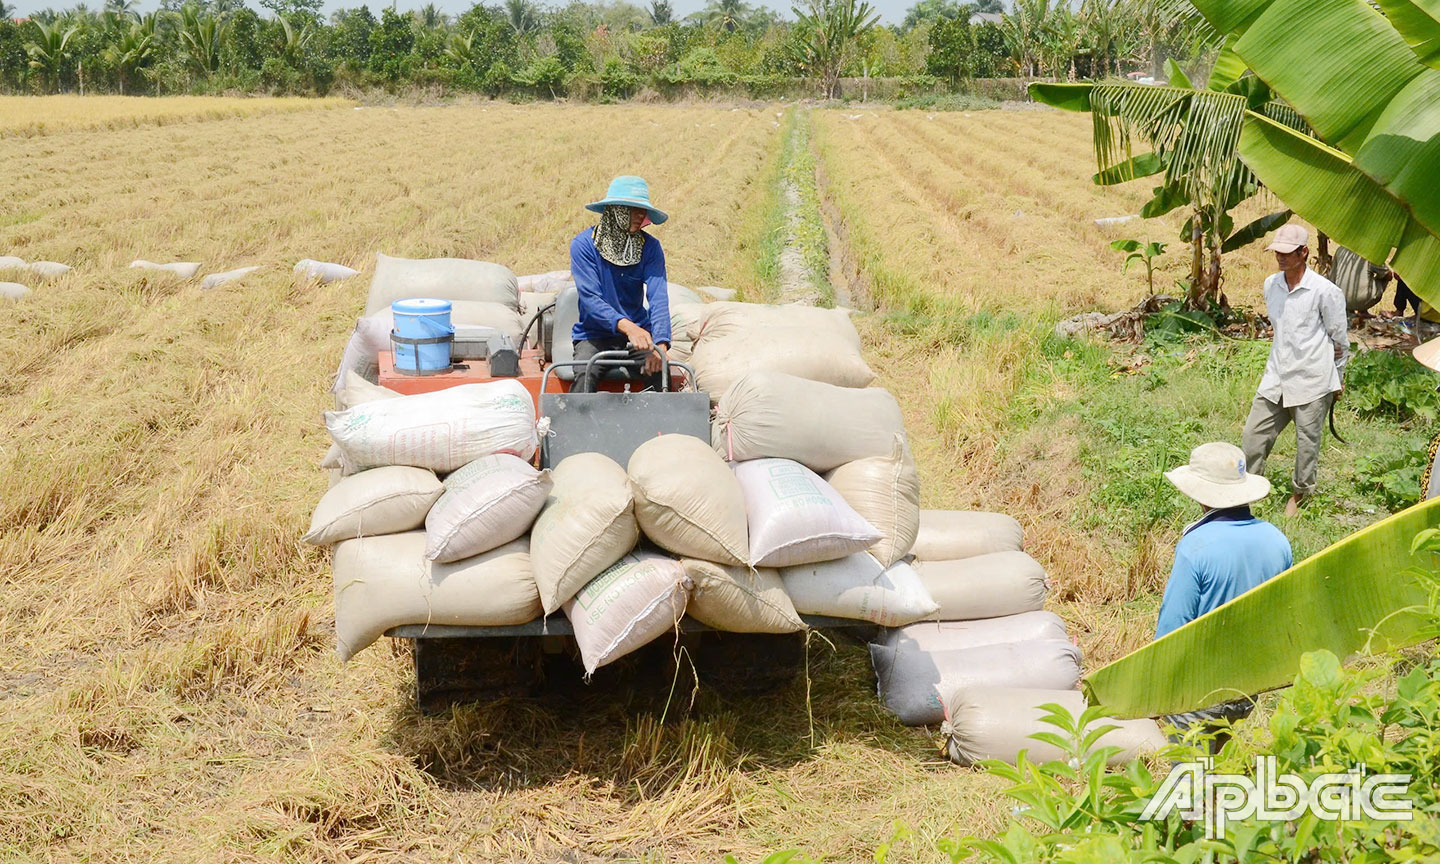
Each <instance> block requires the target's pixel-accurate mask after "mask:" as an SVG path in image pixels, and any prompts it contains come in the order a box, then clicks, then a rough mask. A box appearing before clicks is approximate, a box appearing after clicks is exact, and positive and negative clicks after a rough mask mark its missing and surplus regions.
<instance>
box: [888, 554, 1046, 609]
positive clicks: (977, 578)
mask: <svg viewBox="0 0 1440 864" xmlns="http://www.w3.org/2000/svg"><path fill="white" fill-rule="evenodd" d="M915 570H916V572H918V573H919V574H920V579H921V581H923V582H924V583H925V587H926V588H927V589H929V591H930V596H931V597H934V598H935V602H936V603H938V604H940V616H939V617H940V620H942V621H971V620H974V619H977V618H1000V617H1003V616H1005V615H1019V614H1020V613H1021V612H1034V611H1036V610H1038V609H1043V608H1044V607H1045V568H1044V567H1041V566H1040V562H1038V561H1036V560H1035V559H1034V558H1031V557H1030V556H1029V555H1026V554H1025V553H1024V552H991V553H990V554H988V555H976V556H975V557H973V558H961V559H959V560H955V561H916V562H915Z"/></svg>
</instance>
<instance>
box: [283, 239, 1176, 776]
mask: <svg viewBox="0 0 1440 864" xmlns="http://www.w3.org/2000/svg"><path fill="white" fill-rule="evenodd" d="M564 275H565V274H564V273H563V271H561V272H557V273H552V274H545V275H544V276H541V277H524V278H523V279H520V280H516V279H515V277H514V275H513V274H511V273H510V271H508V270H507V269H505V268H501V267H498V266H496V265H489V264H485V263H484V262H463V261H455V260H451V259H437V260H436V261H407V260H406V259H399V258H389V257H384V256H382V257H381V259H380V262H379V266H377V270H376V277H375V284H373V285H372V290H371V295H372V296H371V298H370V301H369V303H368V304H367V311H368V312H369V313H370V315H371V317H369V318H364V319H361V321H360V324H359V325H358V326H357V329H356V333H355V335H354V337H352V340H351V345H350V346H349V347H348V348H347V352H346V358H345V361H344V363H343V364H342V368H341V370H340V374H339V375H337V379H336V387H335V388H334V393H335V397H336V405H337V409H339V410H336V411H332V412H327V414H326V428H327V429H328V430H329V431H330V433H331V436H332V438H333V440H334V442H335V446H334V447H332V449H331V452H330V453H329V454H327V457H326V460H325V465H326V467H328V468H330V470H331V472H332V483H333V485H332V488H331V489H330V491H329V492H328V493H326V495H325V497H324V498H323V499H322V500H321V502H320V504H319V506H317V508H316V511H315V517H314V521H313V524H312V526H311V530H310V531H309V533H307V534H306V536H305V539H306V540H307V541H308V542H312V543H316V544H321V545H334V546H335V551H334V573H335V591H336V606H335V609H336V633H337V642H338V646H337V647H338V650H339V653H340V656H341V658H342V659H345V660H348V659H350V658H351V657H353V656H354V655H355V654H356V653H357V652H359V651H360V650H362V649H364V648H365V647H367V646H368V645H370V644H372V643H373V642H375V641H376V640H377V639H379V638H380V636H381V635H384V634H385V633H387V632H392V633H394V634H395V635H401V636H411V637H416V636H419V637H421V638H419V639H417V645H418V643H419V642H439V641H442V640H439V639H425V638H424V637H423V636H421V634H425V633H429V632H430V631H431V630H435V631H439V630H441V629H443V628H445V627H470V628H493V629H494V631H495V633H496V634H497V635H502V636H503V635H515V634H520V633H535V634H541V633H545V632H550V633H558V632H560V631H561V630H562V629H564V630H568V631H569V632H570V633H572V634H573V636H574V640H575V644H576V648H577V650H578V653H579V655H580V660H581V662H582V664H583V668H584V672H585V674H586V675H587V676H588V675H590V674H593V673H594V672H595V671H596V670H597V669H600V668H602V667H604V666H605V665H607V664H609V663H612V662H614V661H616V660H617V659H619V658H621V657H624V656H625V655H627V654H629V653H631V652H633V651H635V650H636V649H638V648H640V647H641V646H643V645H645V644H647V643H649V642H651V641H652V640H655V639H656V638H658V637H661V636H662V635H664V634H667V633H672V632H674V631H675V630H676V629H677V627H679V628H681V629H693V628H694V627H695V626H697V624H698V625H699V626H701V627H709V628H713V629H715V630H720V631H727V632H731V633H749V634H784V633H798V632H799V631H801V630H803V629H805V628H806V627H807V626H808V625H807V623H806V620H805V618H806V616H825V619H829V620H828V621H826V620H825V619H813V618H812V620H818V621H823V622H824V623H839V621H838V619H847V620H851V621H856V622H868V623H869V624H874V625H880V626H881V627H885V628H903V629H891V630H888V631H882V632H881V635H880V636H879V637H878V641H877V642H876V643H875V644H873V645H872V646H871V654H872V660H873V661H874V664H875V668H876V671H877V676H878V680H879V693H880V697H881V699H882V701H884V702H885V703H886V705H887V706H888V707H890V709H891V710H893V711H895V712H896V713H897V714H898V715H899V716H900V718H901V720H902V721H903V722H906V723H910V724H936V723H940V722H942V721H944V720H945V719H946V718H945V710H946V705H948V704H951V703H954V704H957V705H958V704H963V705H965V706H966V708H965V713H963V715H959V716H957V717H952V718H951V720H950V722H949V723H948V724H947V725H946V727H945V728H946V730H947V734H948V735H949V737H950V739H951V741H952V742H955V741H960V742H961V743H960V744H956V745H954V746H952V747H951V752H952V755H953V754H964V755H967V758H969V755H973V754H974V753H977V752H983V753H987V754H989V755H997V754H996V752H995V751H997V750H1005V749H1006V746H1008V744H1007V742H1006V741H999V742H997V741H995V740H993V739H994V736H991V738H989V739H987V738H985V736H983V735H979V736H978V737H976V736H971V737H966V736H967V735H969V733H970V732H971V731H972V730H971V728H970V727H969V726H966V725H965V719H966V718H971V717H975V718H979V719H977V720H975V723H981V722H982V720H984V718H985V717H986V716H987V715H985V713H984V703H982V704H981V705H980V707H979V708H976V707H975V699H974V697H972V696H971V695H965V694H975V693H980V694H984V693H988V692H992V691H994V692H998V693H1000V694H1001V695H999V696H996V697H994V698H993V699H992V700H991V701H992V702H993V703H994V704H996V705H1001V704H1003V705H1005V706H1009V707H1007V708H1006V709H1005V710H1007V711H1010V713H1012V714H1016V713H1017V712H1018V713H1019V714H1026V711H1028V710H1029V709H1030V708H1034V707H1035V706H1028V707H1027V708H1026V709H1025V710H1024V711H1022V710H1020V709H1018V708H1015V707H1014V705H1016V704H1019V703H1023V702H1025V701H1027V700H1028V697H1027V696H1024V695H1017V694H1025V693H1029V692H1031V691H1034V690H1036V689H1037V688H1039V689H1046V690H1056V691H1073V688H1074V686H1075V683H1076V681H1077V679H1078V676H1079V651H1078V649H1076V648H1075V647H1074V646H1073V645H1072V644H1071V642H1070V641H1069V640H1068V639H1066V638H1065V634H1064V631H1063V625H1061V624H1060V623H1059V620H1058V619H1056V618H1054V617H1053V616H1051V617H1050V618H1047V619H1044V621H1043V624H1044V625H1045V626H1044V627H1041V628H1039V629H1037V628H1035V627H1033V626H1032V627H1026V626H1021V625H1022V624H1023V623H1024V621H1025V620H1026V619H1025V616H1026V615H1045V614H1047V613H1043V612H1039V611H1038V610H1040V608H1041V607H1042V605H1043V602H1044V572H1043V570H1042V569H1041V568H1040V567H1039V565H1038V564H1037V563H1035V562H1034V560H1033V559H1031V558H1030V557H1029V556H1028V555H1025V553H1024V552H1023V551H1021V539H1022V538H1021V532H1020V528H1019V525H1018V524H1017V523H1015V521H1014V520H1013V519H1011V518H1010V517H1008V516H1004V515H1001V514H986V513H962V512H949V511H923V512H922V511H921V510H920V508H919V481H918V476H917V474H916V471H915V465H914V462H913V459H912V458H911V456H910V452H909V448H908V446H907V444H906V436H905V429H904V425H903V421H902V419H901V412H900V409H899V406H898V405H897V404H896V402H895V400H894V398H893V397H892V396H891V395H890V394H889V393H887V392H885V391H884V390H882V389H879V388H872V387H868V386H866V385H868V384H869V383H870V382H871V381H872V380H873V378H874V375H873V373H872V372H870V370H869V368H868V367H867V366H866V365H865V363H864V360H863V358H862V357H861V355H860V340H859V335H858V333H856V331H855V329H854V326H853V324H852V323H851V322H850V319H849V315H848V313H847V312H845V311H843V310H827V309H816V308H813V307H804V306H763V305H759V304H745V303H729V302H715V303H686V302H675V303H674V304H673V306H672V309H673V310H674V311H673V315H672V318H673V319H674V322H673V323H674V324H675V327H674V329H675V332H676V339H677V343H679V342H680V340H682V339H683V340H684V341H685V342H686V343H688V344H685V345H684V348H683V350H688V351H689V352H690V354H689V358H690V364H691V366H692V367H693V370H694V378H695V379H696V380H697V381H698V382H699V383H700V384H702V389H703V385H706V384H708V385H710V386H711V387H716V388H719V389H718V391H717V390H709V391H708V392H709V393H710V398H711V401H712V402H713V403H714V409H713V411H712V412H711V419H710V436H709V440H708V441H705V440H702V439H698V438H694V437H691V436H690V435H685V434H667V435H659V436H657V437H650V438H648V439H644V438H642V439H640V440H639V441H635V442H633V443H630V444H627V445H626V446H624V447H622V448H621V449H620V451H619V452H621V453H624V454H627V458H626V459H625V460H624V464H621V462H620V461H617V460H616V459H614V458H610V457H608V456H606V455H603V454H601V453H598V452H577V453H574V455H570V456H568V458H564V459H562V460H560V461H559V462H558V464H554V465H549V464H547V463H545V462H544V461H543V460H542V462H541V464H542V468H536V467H535V466H534V465H533V464H532V462H533V461H534V459H535V456H536V453H537V450H539V449H542V448H540V447H539V444H540V440H541V436H542V435H544V436H547V437H551V438H553V436H556V435H558V434H561V432H560V431H559V430H558V429H555V428H551V427H550V425H549V423H548V422H546V421H549V420H550V419H551V418H550V417H549V416H547V417H545V418H544V420H542V421H541V422H540V423H539V424H538V431H537V416H536V414H537V411H536V408H537V402H541V403H543V402H544V400H545V399H548V398H550V397H548V396H542V397H540V398H539V399H536V398H535V397H534V395H533V394H534V393H535V392H536V391H535V389H534V388H530V387H526V386H522V384H521V382H519V381H517V380H515V379H513V378H512V379H494V380H487V381H485V382H484V383H473V384H466V385H463V386H457V387H449V388H447V389H441V390H436V391H434V392H429V393H417V394H415V395H402V394H400V393H397V392H393V391H389V390H387V389H386V388H382V387H379V386H377V385H376V384H375V383H373V381H371V380H367V378H368V377H371V376H373V375H374V373H375V370H377V369H378V368H380V366H381V363H380V362H379V360H377V358H376V355H377V354H378V352H380V351H382V350H384V347H388V346H384V345H383V342H382V341H381V340H380V339H379V338H378V335H377V334H378V330H379V329H380V328H381V327H384V326H386V324H387V323H388V322H383V321H382V320H380V319H381V314H377V313H384V312H385V311H386V309H387V304H388V302H389V301H390V300H394V299H405V298H409V297H415V296H420V294H421V293H423V294H425V295H429V296H438V297H443V298H445V299H449V300H451V301H452V302H455V303H472V304H476V310H477V311H476V314H489V315H490V318H491V319H493V320H495V321H496V322H497V323H499V324H501V325H502V326H504V327H505V329H510V327H512V326H513V325H512V324H511V323H510V322H511V319H510V318H509V315H508V314H506V313H511V314H515V315H517V316H518V312H519V309H520V308H521V307H522V305H523V306H527V307H529V308H538V309H539V311H538V312H536V313H535V315H533V316H532V317H533V318H534V319H535V320H533V321H530V320H527V322H526V326H525V328H524V332H523V333H522V334H520V335H521V339H520V340H518V341H519V344H522V345H523V344H525V343H526V341H528V339H527V337H529V335H530V334H531V332H532V331H533V333H534V334H535V338H536V340H543V338H544V337H543V336H541V335H540V334H545V333H547V332H548V333H554V334H558V338H559V339H562V340H563V339H566V338H568V329H569V328H568V326H566V322H564V321H560V320H556V321H554V322H553V325H554V326H553V327H550V328H547V327H546V326H545V325H546V324H547V323H551V322H546V321H545V317H546V316H547V315H554V310H557V309H563V308H564V294H565V292H566V291H573V287H571V286H570V285H569V284H568V283H567V282H566V281H565V280H564ZM382 277H383V278H382ZM522 285H524V286H525V287H537V288H538V287H543V288H545V289H546V291H545V293H553V294H555V295H556V297H557V300H556V302H555V304H554V306H549V307H546V306H541V305H539V304H538V303H524V302H523V301H522V300H521V296H520V295H521V293H522V292H520V291H519V290H518V289H519V287H520V286H522ZM682 290H683V289H682ZM525 293H530V292H525ZM676 299H677V301H678V300H679V299H681V298H676ZM684 299H689V298H684ZM694 299H696V300H698V299H699V297H698V296H696V297H695V298H694ZM490 304H494V305H496V306H499V307H503V311H501V312H498V313H493V314H492V313H483V309H484V308H486V307H487V306H489V305H490ZM377 325H378V326H377ZM551 338H554V337H551ZM774 344H783V345H785V346H787V347H786V349H785V350H784V351H772V350H759V348H758V347H757V346H764V345H774ZM382 346H383V347H382ZM556 347H559V346H556ZM550 349H551V346H549V345H538V346H537V347H535V348H530V349H526V350H527V351H528V352H531V353H534V354H536V355H539V354H541V353H548V352H549V350H550ZM522 374H524V373H523V372H522ZM532 383H533V382H532ZM549 384H550V385H554V384H555V382H554V381H553V380H551V381H550V382H549ZM561 386H563V385H561ZM642 395H643V394H642ZM587 397H588V398H590V399H597V398H598V399H622V398H625V397H622V396H619V395H606V394H587ZM661 398H664V397H661ZM702 406H703V403H702ZM652 435H653V433H652ZM548 443H552V444H553V441H552V442H548ZM614 443H615V442H613V441H612V442H607V446H606V448H605V449H607V450H608V451H610V452H616V451H615V450H614V447H613V445H614ZM595 449H600V448H595ZM912 551H913V552H914V554H913V555H912ZM916 559H918V560H916ZM557 610H558V611H560V612H562V613H563V615H564V616H565V619H564V623H568V624H569V626H568V627H565V628H562V627H561V626H560V624H559V623H557V622H559V621H560V620H561V619H559V618H555V617H546V616H549V615H551V614H552V613H555V612H557ZM987 618H996V619H1000V621H999V622H998V623H996V624H995V626H993V627H991V628H990V629H989V630H985V629H984V628H983V627H982V628H981V629H980V630H979V631H977V630H976V629H975V627H974V626H970V627H964V626H962V627H957V626H955V625H953V624H947V623H936V622H948V621H966V622H970V623H971V624H974V625H983V624H988V623H992V622H986V621H977V620H976V619H987ZM1009 621H1016V622H1017V624H1016V625H1015V626H1008V624H1007V622H1009ZM682 622H691V623H689V624H684V623H682ZM917 622H919V623H917ZM536 624H538V625H539V627H538V629H536V628H535V625H536ZM906 625H909V626H908V627H907V626H906ZM552 628H553V629H552ZM480 632H484V631H477V632H476V634H475V635H480ZM977 632H980V633H989V634H990V635H988V636H984V637H983V638H981V637H977V635H976V633H977ZM920 637H923V638H920ZM773 638H781V637H773ZM977 640H978V641H977ZM443 641H447V642H449V641H451V640H443ZM464 641H467V642H486V641H492V640H483V639H475V640H464ZM777 644H778V643H777ZM782 653H784V652H777V657H778V655H779V654H782ZM421 666H422V663H421V658H420V656H419V652H418V651H417V674H421V673H422V672H423V669H422V668H421ZM762 677H763V676H762ZM452 683H454V682H452ZM995 688H1001V689H1000V690H998V691H996V690H995ZM422 689H423V682H422ZM1076 695H1077V696H1078V694H1076ZM957 700H960V701H957ZM967 700H968V701H967ZM1017 700H1018V702H1017ZM1051 701H1053V700H1051ZM1032 713H1033V712H1032ZM1026 716H1029V715H1028V714H1026ZM1032 719H1033V718H1032ZM957 724H959V725H957ZM972 725H973V724H972ZM1151 725H1152V726H1153V724H1151ZM1033 726H1034V723H1033V722H1031V723H1020V724H1018V725H1016V724H1011V729H1012V731H1016V732H1017V734H1018V733H1019V732H1024V731H1025V730H1026V729H1029V728H1030V727H1033ZM977 728H978V727H977ZM1034 731H1039V730H1038V729H1037V730H1034ZM957 736H958V737H957ZM972 738H973V739H974V740H972ZM1021 740H1023V736H1021ZM987 741H989V742H990V743H989V744H987V743H986V742H987ZM967 742H968V743H967ZM976 742H979V743H976ZM962 745H963V746H962ZM1022 746H1023V745H1022ZM987 747H988V749H987ZM998 755H1001V757H1002V758H1007V757H1006V755H1005V754H998ZM1008 758H1013V754H1009V757H1008Z"/></svg>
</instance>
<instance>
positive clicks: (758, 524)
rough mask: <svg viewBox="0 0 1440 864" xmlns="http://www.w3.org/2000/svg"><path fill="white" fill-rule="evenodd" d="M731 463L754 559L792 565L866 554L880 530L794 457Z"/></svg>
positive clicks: (771, 564)
mask: <svg viewBox="0 0 1440 864" xmlns="http://www.w3.org/2000/svg"><path fill="white" fill-rule="evenodd" d="M731 467H732V468H733V469H734V471H735V479H737V480H739V481H740V489H741V491H742V492H743V493H744V494H745V513H746V516H747V520H748V523H749V529H750V561H752V562H754V564H755V566H757V567H791V566H794V565H797V564H813V563H815V562H817V561H833V560H835V559H836V558H844V557H845V556H846V555H853V554H854V553H856V552H863V551H865V549H866V548H867V547H869V546H870V545H871V544H872V543H874V542H875V541H876V540H878V539H879V538H880V532H879V531H877V530H876V529H875V527H874V526H872V525H871V524H870V523H869V522H866V521H865V519H864V517H862V516H861V515H860V514H859V513H856V512H855V508H853V507H851V506H850V505H849V504H847V503H845V499H844V498H842V497H840V494H839V493H837V492H836V491H835V490H834V489H831V488H830V484H829V483H826V482H825V481H824V480H822V479H820V475H818V474H816V473H815V472H814V471H811V470H810V469H809V468H806V467H805V466H804V465H801V464H800V463H799V462H796V461H794V460H793V459H754V460H752V461H749V462H736V463H734V464H733V465H731Z"/></svg>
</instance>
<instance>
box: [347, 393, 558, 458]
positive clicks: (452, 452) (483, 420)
mask: <svg viewBox="0 0 1440 864" xmlns="http://www.w3.org/2000/svg"><path fill="white" fill-rule="evenodd" d="M325 428H326V429H328V430H330V437H331V438H333V439H334V440H335V443H336V444H339V445H340V449H341V450H342V451H343V452H344V455H345V459H346V461H347V462H348V463H349V464H350V465H352V466H354V468H355V469H356V470H361V471H363V470H365V469H366V468H374V467H378V466H381V465H412V466H414V467H416V468H429V469H431V470H432V471H439V472H442V473H444V472H448V471H454V470H455V469H456V468H459V467H460V466H461V465H464V464H465V463H467V462H473V461H475V460H476V459H479V458H480V457H481V456H489V455H490V454H491V453H512V454H514V455H517V456H519V457H520V458H521V459H526V460H528V459H529V458H530V457H532V456H534V455H535V448H536V446H537V444H538V442H537V439H536V437H535V403H534V402H533V401H531V398H530V393H529V391H527V390H526V389H525V388H524V387H523V386H521V384H520V382H518V381H514V380H509V381H495V382H491V383H487V384H465V385H463V386H460V387H450V388H448V389H445V390H437V391H435V392H433V393H421V394H419V395H416V396H401V397H400V398H398V399H381V400H378V401H375V402H366V403H364V404H361V405H356V406H355V407H354V408H351V409H349V410H347V411H326V412H325Z"/></svg>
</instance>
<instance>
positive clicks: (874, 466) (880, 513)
mask: <svg viewBox="0 0 1440 864" xmlns="http://www.w3.org/2000/svg"><path fill="white" fill-rule="evenodd" d="M825 480H826V482H828V483H829V484H830V486H831V488H833V489H834V490H835V491H836V492H839V493H840V496H841V497H842V498H844V499H845V501H846V502H847V503H849V505H850V506H851V507H854V508H855V512H856V513H859V514H860V515H861V516H863V517H865V521H867V522H869V523H870V524H871V525H874V526H875V529H876V530H877V531H879V532H880V535H881V536H880V540H879V542H877V543H876V544H875V545H873V546H871V547H870V549H869V552H870V554H871V555H874V556H875V558H876V560H878V561H879V562H880V563H881V564H884V565H885V566H887V567H888V566H890V565H891V564H894V563H895V562H896V561H899V560H900V559H901V558H904V557H905V556H906V555H908V554H910V549H911V547H912V546H914V545H915V535H916V534H917V533H918V532H919V530H920V475H919V473H917V472H916V470H915V460H914V459H913V458H912V457H911V456H910V448H909V446H907V445H906V443H905V438H904V436H901V435H896V436H895V443H894V446H893V449H892V451H891V454H890V455H889V456H871V457H870V458H868V459H856V460H855V461H854V462H846V463H845V464H844V465H841V466H840V467H839V468H836V469H835V470H833V471H831V472H830V473H829V474H826V475H825Z"/></svg>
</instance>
